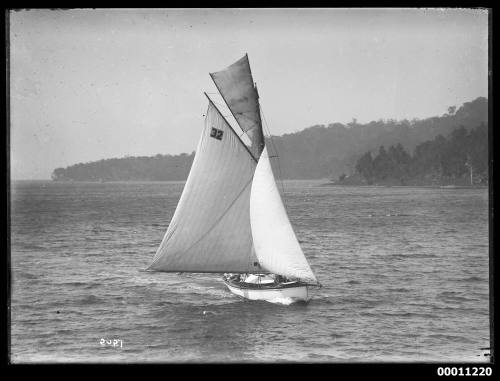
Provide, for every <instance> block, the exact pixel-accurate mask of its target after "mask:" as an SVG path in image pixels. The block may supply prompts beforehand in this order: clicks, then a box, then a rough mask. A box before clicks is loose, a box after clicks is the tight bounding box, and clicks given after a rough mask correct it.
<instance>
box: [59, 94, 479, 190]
mask: <svg viewBox="0 0 500 381" xmlns="http://www.w3.org/2000/svg"><path fill="white" fill-rule="evenodd" d="M482 123H483V124H484V125H485V126H487V123H488V100H487V99H486V98H482V97H481V98H477V99H475V100H474V101H472V102H467V103H464V104H463V105H462V106H461V107H459V108H458V109H457V108H456V107H454V106H453V107H449V108H448V110H447V112H446V113H445V114H443V115H442V116H436V117H431V118H426V119H421V120H420V119H413V120H402V121H396V120H379V121H372V122H370V123H366V124H359V123H357V122H356V120H353V121H352V122H351V123H348V124H347V125H344V124H341V123H333V124H330V125H328V126H324V125H318V126H313V127H309V128H306V129H304V130H302V131H300V132H296V133H290V134H284V135H282V136H273V137H272V141H271V140H270V139H269V138H268V139H267V145H268V147H269V151H270V154H271V155H276V151H277V153H278V155H279V168H276V167H277V161H276V160H273V167H274V169H275V175H276V176H277V177H278V176H279V177H281V178H283V179H315V178H317V179H319V178H337V177H339V176H341V175H342V174H354V173H355V172H356V168H355V167H356V163H357V162H358V160H359V159H360V158H361V157H362V156H363V155H364V154H365V153H366V152H367V151H370V152H372V154H373V155H375V154H376V153H377V151H378V150H379V147H380V146H385V147H390V146H397V145H398V144H400V145H401V147H402V149H403V150H404V151H405V152H406V153H407V154H408V155H410V156H411V155H413V151H414V150H415V148H416V147H417V146H418V145H419V144H421V143H423V142H425V141H432V140H433V139H434V138H436V137H437V136H439V135H442V136H443V137H447V136H449V134H450V133H451V132H452V131H453V130H455V129H458V128H460V127H461V126H463V127H464V129H465V130H466V131H470V130H471V129H474V128H476V127H478V126H480V125H481V124H482ZM271 128H272V126H271ZM193 157H194V155H193V154H191V155H188V154H181V155H160V154H158V155H156V156H151V157H125V158H120V159H107V160H101V161H96V162H91V163H80V164H76V165H72V166H70V167H67V168H57V169H56V170H54V172H53V174H52V178H53V179H54V180H75V181H120V180H123V181H126V180H137V181H147V180H157V181H164V180H185V179H186V178H187V175H188V173H189V168H190V166H191V163H192V161H193Z"/></svg>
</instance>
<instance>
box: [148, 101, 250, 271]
mask: <svg viewBox="0 0 500 381" xmlns="http://www.w3.org/2000/svg"><path fill="white" fill-rule="evenodd" d="M255 167H256V162H255V159H254V158H253V157H252V155H251V154H250V153H249V151H248V148H247V147H246V146H245V145H244V144H243V143H242V142H241V140H240V139H239V137H238V136H237V135H236V133H235V132H234V131H233V130H232V129H231V127H230V126H229V125H228V124H227V122H226V120H225V119H224V118H223V116H222V115H221V114H220V113H219V111H218V110H217V108H216V107H215V106H214V105H213V104H212V103H211V102H210V104H209V107H208V111H207V115H206V118H205V126H204V129H203V133H202V135H201V138H200V141H199V143H198V147H197V149H196V155H195V158H194V161H193V164H192V167H191V171H190V173H189V176H188V179H187V181H186V184H185V186H184V190H183V192H182V195H181V198H180V200H179V203H178V205H177V209H176V210H175V213H174V216H173V218H172V220H171V222H170V225H169V226H168V230H167V232H166V233H165V236H164V238H163V241H162V243H161V245H160V247H159V248H158V250H157V252H156V255H155V257H154V259H153V263H152V264H151V265H150V267H149V270H156V271H175V272H177V271H179V272H255V271H256V270H258V267H256V264H254V263H256V262H257V259H256V257H255V253H254V251H253V249H252V234H251V230H250V216H249V203H250V201H249V199H250V189H251V183H252V177H253V174H254V171H255Z"/></svg>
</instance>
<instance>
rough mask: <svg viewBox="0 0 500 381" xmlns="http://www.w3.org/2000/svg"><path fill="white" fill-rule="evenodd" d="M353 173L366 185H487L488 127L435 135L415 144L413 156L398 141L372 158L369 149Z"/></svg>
mask: <svg viewBox="0 0 500 381" xmlns="http://www.w3.org/2000/svg"><path fill="white" fill-rule="evenodd" d="M356 174H359V175H360V176H361V177H362V179H363V181H364V182H365V183H366V184H387V183H389V184H398V185H407V184H440V185H445V184H450V183H451V184H467V185H474V184H486V183H487V181H488V128H487V127H486V124H485V123H482V124H481V125H479V126H478V127H476V128H474V129H472V130H470V131H467V130H466V129H465V128H464V127H463V126H462V127H460V128H458V129H455V130H453V131H452V132H451V133H450V134H449V136H448V137H447V138H445V137H444V136H443V135H438V136H436V137H435V138H434V139H433V140H428V141H426V142H424V143H421V144H419V145H417V147H416V148H415V151H414V152H413V155H410V154H409V153H408V152H406V151H405V149H404V148H403V146H402V145H401V144H397V145H395V146H390V147H389V148H388V149H386V148H385V147H384V146H380V147H379V150H378V153H377V155H376V156H375V157H373V158H372V153H371V152H370V151H368V152H366V153H365V154H364V155H363V156H362V157H361V158H360V159H359V160H358V161H357V163H356ZM339 180H340V179H339ZM340 181H348V179H347V178H342V179H341V180H340Z"/></svg>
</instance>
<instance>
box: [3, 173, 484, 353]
mask: <svg viewBox="0 0 500 381" xmlns="http://www.w3.org/2000/svg"><path fill="white" fill-rule="evenodd" d="M182 187H183V183H180V182H179V183H53V182H15V183H14V184H13V188H12V214H11V231H12V233H11V266H12V290H11V359H12V361H13V362H40V361H41V362H46V361H47V362H54V361H55V362H66V361H69V362H131V361H132V362H186V361H188V362H189V361H191V362H230V361H236V362H246V361H249V362H255V361H263V362H268V361H301V362H317V361H318V362H323V361H328V362H351V361H364V362H378V361H405V362H407V361H410V362H411V361H486V359H487V358H486V357H484V356H483V355H482V352H483V351H481V350H480V348H484V347H489V315H488V314H489V309H488V297H489V296H488V194H487V190H486V189H442V188H406V187H399V188H398V187H393V188H384V187H335V186H321V183H320V182H317V181H316V182H315V181H287V182H285V183H284V188H285V200H286V206H287V210H288V213H289V215H290V219H291V221H292V224H293V225H294V227H295V230H296V233H297V236H298V238H299V240H300V242H301V245H302V247H303V249H304V252H305V253H306V256H307V258H308V259H309V262H310V264H311V267H312V268H313V270H314V271H315V273H316V275H317V277H318V279H319V280H320V281H321V283H322V284H323V286H324V287H323V288H322V289H320V290H319V291H317V292H316V293H315V294H314V297H313V299H312V300H311V301H310V302H309V303H307V304H291V305H283V304H272V303H268V302H255V301H247V300H241V299H239V298H238V297H237V296H235V295H233V294H231V293H230V292H229V291H228V290H227V289H226V288H225V286H224V284H223V283H222V282H221V280H220V279H219V276H216V275H195V274H188V275H176V274H165V273H149V272H140V271H139V270H141V269H143V268H145V267H146V266H147V265H148V264H149V261H150V260H151V259H152V258H153V256H154V252H155V250H156V248H157V246H158V245H159V243H160V241H161V239H162V237H163V234H164V231H165V230H166V228H167V224H168V221H169V220H170V218H171V216H172V214H173V212H174V209H175V206H176V204H177V201H178V199H179V196H180V193H181V191H182ZM101 339H108V340H109V339H121V340H122V345H121V347H120V346H117V347H113V346H112V345H111V346H109V345H104V346H103V345H101V343H100V340H101Z"/></svg>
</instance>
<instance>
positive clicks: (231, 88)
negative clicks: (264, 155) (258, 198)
mask: <svg viewBox="0 0 500 381" xmlns="http://www.w3.org/2000/svg"><path fill="white" fill-rule="evenodd" d="M210 76H211V77H212V79H213V81H214V82H215V85H216V86H217V88H218V90H219V92H220V94H221V95H222V97H223V98H224V101H225V102H226V103H227V106H228V107H229V110H231V113H232V114H233V115H234V118H235V119H236V121H237V122H238V124H239V126H240V127H241V129H242V130H243V131H245V132H246V134H247V135H248V137H249V138H250V140H251V142H252V145H251V151H252V153H253V155H254V157H255V158H258V157H259V156H260V153H261V151H262V149H263V148H264V136H263V134H262V121H261V119H260V109H259V94H258V93H257V89H256V87H255V85H254V82H253V78H252V72H251V71H250V63H249V62H248V55H245V56H244V57H243V58H241V59H239V60H238V61H236V62H235V63H234V64H232V65H231V66H229V67H228V68H226V69H224V70H221V71H219V72H216V73H211V74H210Z"/></svg>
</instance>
